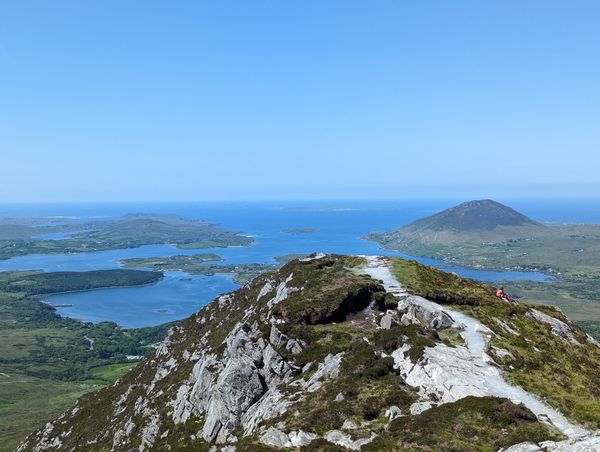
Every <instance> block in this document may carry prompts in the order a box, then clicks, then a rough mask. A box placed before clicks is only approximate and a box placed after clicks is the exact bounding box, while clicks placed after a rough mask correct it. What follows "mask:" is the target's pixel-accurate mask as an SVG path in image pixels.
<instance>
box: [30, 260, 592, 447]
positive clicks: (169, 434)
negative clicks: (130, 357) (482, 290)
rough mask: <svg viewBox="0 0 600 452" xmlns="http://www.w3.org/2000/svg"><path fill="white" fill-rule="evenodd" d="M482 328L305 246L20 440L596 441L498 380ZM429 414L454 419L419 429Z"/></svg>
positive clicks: (561, 329) (387, 279) (292, 443)
mask: <svg viewBox="0 0 600 452" xmlns="http://www.w3.org/2000/svg"><path fill="white" fill-rule="evenodd" d="M538 312H539V311H538ZM527 313H528V315H529V316H530V318H531V320H532V321H535V322H545V323H544V324H545V325H548V327H549V328H550V329H551V332H552V335H553V337H555V338H556V341H566V342H568V343H569V344H571V345H573V346H576V345H575V344H574V342H573V341H575V342H577V344H579V346H581V347H583V346H587V345H588V344H587V343H586V344H585V345H584V344H583V342H584V341H585V339H582V336H581V334H579V333H578V332H577V331H576V330H574V329H573V328H576V327H574V326H571V325H569V324H568V323H566V322H563V321H562V320H560V319H557V318H555V317H552V316H550V315H548V314H544V313H542V312H540V314H543V315H542V316H540V315H538V314H536V313H535V312H534V310H532V309H530V310H528V311H527ZM544 316H547V317H550V319H548V318H546V317H544ZM552 319H553V320H552ZM497 320H498V321H499V322H503V323H504V324H505V325H506V327H507V328H511V327H510V326H509V325H508V323H507V322H505V321H504V320H501V319H497ZM548 322H550V323H548ZM556 322H560V323H556ZM561 324H562V325H561ZM513 326H514V325H513ZM515 328H516V327H515ZM515 333H517V334H518V331H515ZM493 335H494V332H493V331H492V330H491V329H490V328H489V327H488V326H486V325H484V324H483V323H481V322H479V321H477V320H475V319H474V318H472V317H470V316H468V315H466V314H464V313H463V312H460V311H458V310H456V309H450V308H448V307H447V306H441V305H440V304H438V303H435V302H433V301H430V300H428V299H426V298H424V297H422V296H419V295H417V294H414V293H411V291H409V290H408V289H407V288H406V287H404V286H403V285H401V284H400V283H399V282H398V280H397V279H396V278H395V277H394V276H393V274H392V272H391V271H390V268H389V262H388V261H387V260H385V259H382V258H377V257H348V256H324V255H313V256H312V257H309V258H306V259H302V260H296V261H292V262H290V263H288V264H286V265H285V266H284V267H283V268H282V269H281V270H279V271H278V272H271V273H267V274H264V275H261V276H260V277H258V278H256V279H255V280H254V281H252V282H251V283H249V284H247V285H246V286H244V287H243V288H242V289H240V290H238V291H236V292H234V293H231V294H226V295H223V296H221V297H219V298H218V299H217V300H215V301H214V302H213V303H211V304H210V305H208V306H207V307H205V308H203V309H202V310H200V311H199V312H198V313H196V314H194V315H193V316H191V317H190V318H189V319H187V320H185V321H184V322H182V323H181V324H180V325H178V326H176V327H174V328H173V329H172V330H171V331H170V333H169V335H168V337H167V338H166V339H165V341H164V342H163V343H162V344H161V345H160V346H159V347H158V348H157V350H156V353H155V355H154V356H152V357H150V358H149V359H148V360H146V361H145V362H144V363H143V364H141V365H140V366H139V367H137V368H136V369H134V370H133V371H132V372H130V373H129V374H127V375H126V376H124V377H123V378H122V379H121V380H119V381H118V382H116V383H115V384H114V385H113V386H112V387H110V388H106V389H104V390H101V391H99V392H98V393H96V394H92V395H88V396H85V397H84V398H82V399H81V400H80V401H79V402H78V404H77V405H76V406H75V407H74V408H73V409H72V410H70V411H69V412H67V413H65V414H63V416H61V417H60V418H58V419H57V420H55V421H53V422H51V423H48V424H47V425H46V427H45V428H43V429H41V430H40V431H38V432H36V433H35V434H33V435H31V436H30V437H29V438H28V439H27V440H26V441H25V442H23V444H22V445H21V446H20V447H19V449H18V450H19V451H26V450H35V451H41V450H75V449H77V448H80V447H84V448H85V449H86V450H115V451H121V450H123V451H130V450H132V449H134V450H138V451H146V450H209V449H215V450H229V451H231V450H260V449H261V448H264V449H265V450H273V449H286V448H302V447H306V448H310V449H311V450H319V449H321V448H332V447H334V448H339V449H344V450H383V449H387V450H394V449H402V447H403V446H402V445H403V444H413V445H414V448H415V449H420V448H421V446H422V448H423V449H428V448H432V447H433V448H436V445H437V446H439V445H440V444H446V445H449V444H450V445H452V447H454V448H455V449H458V450H468V449H466V448H468V447H470V446H471V445H472V444H473V441H477V440H478V441H482V442H483V443H484V444H491V445H492V449H496V450H497V449H500V448H509V447H512V448H513V449H509V450H515V451H516V450H536V449H515V447H521V448H526V447H534V446H535V447H546V448H548V449H549V450H569V449H564V447H567V446H568V447H578V446H577V445H578V444H586V443H585V442H588V443H590V444H594V443H593V442H594V441H596V439H597V438H598V437H597V436H595V434H594V433H592V432H591V431H590V429H589V428H586V427H582V426H581V425H579V424H578V423H577V422H573V421H572V420H569V419H567V418H566V417H565V416H564V415H563V414H561V413H560V412H559V411H558V410H557V409H555V408H553V407H551V406H549V405H548V404H547V403H545V402H543V401H541V400H540V399H539V398H537V397H535V396H533V395H531V394H529V393H527V392H526V391H524V390H523V389H521V388H519V387H517V386H515V385H513V384H510V383H508V382H507V381H506V380H505V379H504V377H503V373H502V371H501V369H500V366H499V364H497V363H496V362H495V360H496V361H500V362H501V361H502V360H501V359H499V358H498V357H499V356H500V357H502V356H504V357H505V358H504V359H508V358H507V357H508V355H510V354H513V352H511V351H510V350H505V349H501V348H499V347H496V348H493V347H492V345H491V344H490V337H492V336H493ZM569 335H570V336H569ZM583 337H584V338H585V336H583ZM593 347H596V345H593ZM596 348H597V347H596ZM514 353H516V352H514ZM447 410H450V411H447ZM486 410H487V411H486ZM481 412H489V416H487V417H486V418H485V419H483V420H481V419H480V417H481V415H480V413H481ZM439 413H447V414H446V415H445V416H439ZM455 416H458V417H456V419H455V418H454V417H455ZM432 417H433V418H434V419H436V421H434V422H432V421H431V418H432ZM440 418H442V420H443V422H446V423H448V422H450V423H452V424H451V425H450V424H449V425H442V424H437V427H436V430H435V434H433V435H432V434H431V433H429V432H427V431H426V429H427V428H431V426H432V425H433V426H434V427H435V425H436V422H438V423H439V422H442V420H440ZM598 421H599V422H600V419H599V420H598ZM436 435H437V436H439V438H438V437H437V436H436ZM440 435H441V436H440ZM474 435H475V438H477V440H474V438H473V436H474ZM565 437H567V439H566V440H564V439H563V438H565ZM594 438H596V439H594ZM436 441H437V442H436ZM565 441H566V442H565ZM567 442H568V444H567ZM437 448H438V449H439V448H440V447H437ZM442 448H443V447H442ZM328 450H329V449H328ZM572 450H576V449H572Z"/></svg>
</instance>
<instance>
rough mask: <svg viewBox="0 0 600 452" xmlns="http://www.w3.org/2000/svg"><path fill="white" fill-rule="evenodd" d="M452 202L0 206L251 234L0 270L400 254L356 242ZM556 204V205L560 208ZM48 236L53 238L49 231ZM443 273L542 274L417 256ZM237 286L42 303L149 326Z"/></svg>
mask: <svg viewBox="0 0 600 452" xmlns="http://www.w3.org/2000/svg"><path fill="white" fill-rule="evenodd" d="M456 202H457V201H448V200H445V201H396V202H392V201H390V202H383V201H381V202H375V201H373V202H364V201H361V202H347V201H346V202H318V203H316V202H310V203H309V202H306V203H300V202H294V203H276V202H272V203H227V204H217V203H204V204H199V203H196V204H145V205H144V204H112V205H111V204H97V205H77V204H72V205H43V206H34V205H30V206H0V212H1V213H3V214H8V215H65V216H66V215H69V216H76V217H78V218H77V220H75V221H78V222H82V221H84V220H85V219H88V218H89V219H92V218H93V219H96V218H99V217H101V218H110V217H116V216H119V215H122V214H125V213H130V212H156V213H177V214H180V215H185V216H188V217H191V218H196V219H202V220H207V221H210V222H212V223H217V224H220V225H222V226H224V227H226V228H228V229H233V230H236V231H240V232H242V233H243V234H246V235H251V236H252V237H254V238H255V241H256V242H255V244H254V245H253V246H251V247H231V248H226V249H222V248H214V249H205V250H178V249H177V248H175V247H173V246H169V245H150V246H144V247H141V248H135V249H124V250H111V251H101V252H93V253H81V254H70V255H29V256H21V257H16V258H13V259H9V260H5V261H0V271H4V270H25V269H40V270H45V271H84V270H95V269H108V268H118V267H119V260H120V259H124V258H130V257H150V256H171V255H174V254H195V253H200V252H214V253H216V254H218V255H220V256H222V257H223V258H224V259H225V261H224V262H223V263H252V262H261V263H265V262H274V261H273V258H274V257H275V256H280V255H284V254H290V253H312V252H323V253H342V254H387V255H400V254H399V253H395V252H388V251H384V250H381V249H379V247H378V245H377V244H375V243H372V242H368V241H365V240H362V239H361V237H362V236H364V235H365V234H367V233H369V232H371V231H384V230H389V229H393V228H395V227H398V226H401V225H403V224H406V223H408V222H410V221H413V220H415V219H417V218H421V217H423V216H426V215H430V214H432V213H434V212H437V211H439V210H440V209H443V208H446V207H449V206H451V205H454V204H455V203H456ZM511 204H512V205H513V206H514V207H516V208H518V209H519V210H521V211H522V212H523V213H525V214H528V215H531V216H532V217H533V218H535V219H537V220H541V221H572V222H584V221H585V222H600V201H586V202H585V203H584V202H582V203H581V204H580V205H579V209H577V205H578V204H577V203H574V202H573V201H560V202H559V201H552V202H550V201H544V202H540V201H535V202H534V201H531V202H530V203H529V204H528V203H526V202H524V201H519V202H518V203H517V202H513V203H511ZM561 206H562V207H561ZM287 228H316V229H318V232H314V233H307V234H289V233H286V232H284V230H285V229H287ZM52 238H53V239H60V238H61V237H59V236H53V237H52ZM417 260H419V261H421V262H423V263H426V264H429V265H435V266H438V267H439V268H442V269H444V270H448V271H454V272H456V273H458V274H461V275H463V276H467V277H470V278H475V279H479V280H482V281H496V280H499V279H505V280H519V279H534V280H538V281H541V280H546V279H547V278H546V276H545V275H543V274H538V273H530V272H490V271H479V270H471V269H464V268H460V267H450V266H448V265H444V264H443V263H441V262H438V261H434V260H430V259H417ZM236 287H237V286H236V285H235V284H234V283H233V282H232V281H231V278H230V277H228V276H224V275H215V276H212V277H205V276H189V275H185V274H182V273H180V272H170V273H168V274H167V275H166V278H165V279H164V280H163V281H161V282H160V283H158V284H155V285H151V286H145V287H138V288H124V289H105V290H95V291H91V292H85V293H72V294H63V295H55V296H52V297H50V298H49V301H51V302H52V303H56V304H72V305H73V307H66V308H58V311H59V312H60V313H61V314H63V315H67V316H71V317H75V318H79V319H82V320H85V321H92V322H98V321H102V320H112V321H115V322H117V323H119V324H120V325H122V326H124V327H128V328H129V327H139V326H148V325H156V324H159V323H163V322H166V321H171V320H176V319H180V318H184V317H186V316H188V315H189V314H191V313H193V312H195V311H196V310H198V308H200V307H201V306H203V305H205V304H206V303H208V302H209V301H211V300H212V299H214V298H215V297H216V296H217V295H219V294H221V293H224V292H228V291H231V290H234V289H235V288H236Z"/></svg>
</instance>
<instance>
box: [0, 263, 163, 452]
mask: <svg viewBox="0 0 600 452" xmlns="http://www.w3.org/2000/svg"><path fill="white" fill-rule="evenodd" d="M157 278H160V274H157V273H152V272H142V271H134V270H126V271H125V273H124V272H123V271H122V270H116V271H112V270H111V271H98V272H74V273H71V272H60V273H40V272H2V273H0V288H1V290H2V292H0V444H1V445H4V444H8V445H9V446H6V447H12V446H14V445H16V443H17V442H18V441H19V440H22V439H23V438H24V436H25V435H26V434H27V433H28V432H30V431H32V430H34V429H35V428H37V427H39V426H40V425H41V424H42V423H43V422H44V421H47V420H49V419H51V418H53V417H55V416H56V415H58V414H59V413H60V412H61V411H62V410H65V409H66V408H68V407H69V406H70V405H71V404H72V403H73V402H74V401H75V400H76V399H77V398H78V397H79V396H81V395H82V394H83V393H85V392H87V391H90V390H92V389H95V388H98V387H99V385H106V384H109V383H112V382H113V381H114V380H115V379H116V378H118V377H119V376H121V375H122V374H123V373H124V372H125V371H126V370H127V369H129V368H131V367H133V366H134V365H135V363H131V362H128V361H127V359H126V355H144V354H146V353H148V352H149V351H150V350H151V348H150V347H148V345H149V344H152V343H154V342H157V341H159V340H161V339H162V338H163V337H164V336H165V334H166V331H167V329H168V327H169V325H162V326H159V327H151V328H140V329H134V330H123V329H121V328H119V327H118V326H117V325H116V324H115V323H111V322H103V323H99V324H91V323H82V322H79V321H77V320H74V319H70V318H64V317H61V316H59V315H58V314H57V313H56V311H55V309H54V308H52V307H51V306H49V305H48V304H45V303H41V302H39V301H36V300H32V299H30V298H29V296H30V295H33V294H39V293H52V292H58V291H63V290H80V289H84V288H95V287H102V286H113V285H130V284H144V283H147V282H152V281H155V280H156V279H157ZM86 337H87V338H90V339H92V340H93V341H94V347H93V349H90V342H89V340H88V339H86ZM6 375H8V377H7V376H6ZM0 450H2V449H0Z"/></svg>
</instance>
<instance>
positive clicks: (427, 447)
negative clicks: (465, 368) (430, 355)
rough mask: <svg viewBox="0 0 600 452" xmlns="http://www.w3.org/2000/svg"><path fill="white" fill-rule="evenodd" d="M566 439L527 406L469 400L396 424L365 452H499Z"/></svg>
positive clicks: (478, 399) (495, 399) (435, 409)
mask: <svg viewBox="0 0 600 452" xmlns="http://www.w3.org/2000/svg"><path fill="white" fill-rule="evenodd" d="M563 438H564V437H563V436H562V435H561V434H560V433H557V432H556V431H554V430H553V429H552V428H551V427H549V426H548V425H546V424H542V423H540V422H537V419H536V417H535V415H534V414H533V413H532V412H531V411H529V410H528V409H527V408H525V407H524V406H522V405H516V404H514V403H513V402H511V401H510V400H508V399H502V398H496V397H465V398H464V399H460V400H458V401H456V402H454V403H447V404H444V405H440V406H437V407H434V408H431V409H429V410H427V411H425V412H423V413H422V414H420V415H418V416H404V417H400V418H398V419H396V420H394V421H392V423H391V425H390V426H389V429H388V430H387V431H386V432H383V433H382V434H381V435H380V436H378V437H377V438H375V440H374V441H373V442H371V443H369V444H367V445H366V446H365V447H364V448H363V450H365V451H380V450H389V451H404V450H413V451H432V450H456V451H460V450H469V451H481V452H484V451H489V452H493V451H497V450H499V449H501V448H503V447H507V446H510V445H513V444H517V443H521V442H525V441H533V442H540V441H546V440H559V439H563Z"/></svg>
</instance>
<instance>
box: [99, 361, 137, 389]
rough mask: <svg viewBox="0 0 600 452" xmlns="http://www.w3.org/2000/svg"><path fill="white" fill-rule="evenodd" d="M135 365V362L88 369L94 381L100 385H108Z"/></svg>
mask: <svg viewBox="0 0 600 452" xmlns="http://www.w3.org/2000/svg"><path fill="white" fill-rule="evenodd" d="M136 365H137V362H130V363H120V364H107V365H105V366H98V367H94V368H92V369H90V374H91V376H92V378H93V379H94V380H97V381H100V382H101V383H102V384H110V383H113V382H115V381H116V380H117V379H119V378H121V377H122V376H123V375H125V374H126V373H127V372H129V371H130V370H131V369H133V368H134V367H135V366H136Z"/></svg>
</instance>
